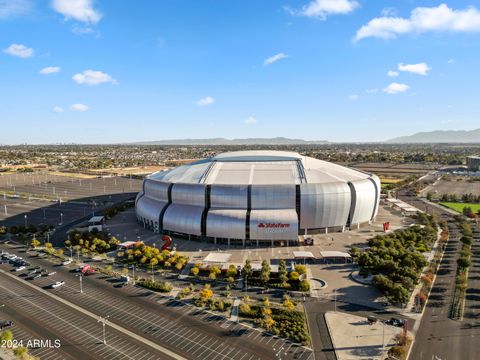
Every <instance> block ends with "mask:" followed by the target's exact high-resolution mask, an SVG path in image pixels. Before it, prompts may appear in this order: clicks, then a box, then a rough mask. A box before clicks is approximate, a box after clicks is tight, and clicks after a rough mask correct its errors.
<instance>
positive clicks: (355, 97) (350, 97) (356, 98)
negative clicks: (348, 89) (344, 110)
mask: <svg viewBox="0 0 480 360" xmlns="http://www.w3.org/2000/svg"><path fill="white" fill-rule="evenodd" d="M359 98H360V96H358V95H357V94H353V95H349V96H348V100H352V101H355V100H358V99H359Z"/></svg>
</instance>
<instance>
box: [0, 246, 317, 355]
mask: <svg viewBox="0 0 480 360" xmlns="http://www.w3.org/2000/svg"><path fill="white" fill-rule="evenodd" d="M1 248H3V249H5V250H7V251H9V252H13V253H15V252H16V253H18V254H19V255H20V256H23V257H25V253H21V252H20V251H19V250H18V249H17V250H15V251H13V250H12V248H11V247H10V248H8V245H2V246H1ZM28 260H29V261H30V262H31V263H32V265H40V266H42V268H44V269H49V270H50V271H56V272H57V273H56V274H55V275H54V276H51V277H43V278H40V279H37V280H34V281H32V283H34V284H35V285H38V286H39V287H43V286H46V285H48V284H50V283H52V282H54V281H56V280H65V281H66V284H65V286H63V287H61V288H59V289H58V290H56V291H55V294H56V295H57V296H60V297H61V298H62V299H65V300H67V301H69V302H71V303H73V304H76V305H78V306H81V307H82V308H84V309H86V310H88V311H90V312H92V313H94V314H96V315H98V316H106V315H108V316H109V317H110V318H109V321H110V322H112V323H115V324H118V325H119V326H122V327H124V328H127V329H129V330H130V331H132V332H134V333H135V334H137V335H138V336H142V337H144V338H146V339H148V340H150V341H153V342H155V343H157V344H160V345H162V346H164V347H165V348H167V349H169V350H171V351H173V352H174V353H176V354H179V355H181V356H183V357H185V358H187V359H218V360H219V359H237V360H253V359H276V358H277V356H278V355H279V354H281V358H282V359H298V360H308V359H310V360H311V359H313V353H312V351H311V350H310V349H308V348H305V347H302V346H296V345H295V344H293V343H291V342H288V341H285V340H284V339H280V338H277V337H274V336H271V335H268V334H266V333H265V332H263V331H259V330H257V329H253V328H250V327H246V326H244V325H242V324H237V323H232V322H230V321H227V320H225V319H224V318H223V317H220V316H215V315H212V314H211V313H209V312H205V311H203V310H199V309H197V308H195V307H193V306H190V305H186V304H184V303H182V302H180V301H176V300H172V299H170V298H168V297H164V296H161V295H159V294H156V293H153V292H151V291H148V290H145V289H143V288H139V287H134V286H128V287H125V288H123V289H118V288H115V287H114V286H115V281H114V279H108V278H107V277H106V276H102V275H93V276H88V277H84V278H83V294H82V293H80V290H79V289H80V288H79V286H80V282H79V278H78V277H77V276H75V275H76V274H75V273H72V272H70V271H69V270H70V269H67V268H66V267H62V266H56V265H54V264H52V263H51V262H50V261H49V260H48V259H37V258H34V257H30V258H28ZM57 261H58V260H57ZM9 267H10V266H9V265H8V266H7V265H2V268H4V269H5V268H7V269H9ZM97 326H98V325H97Z"/></svg>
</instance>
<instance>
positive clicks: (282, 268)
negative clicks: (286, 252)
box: [278, 259, 288, 286]
mask: <svg viewBox="0 0 480 360" xmlns="http://www.w3.org/2000/svg"><path fill="white" fill-rule="evenodd" d="M278 278H279V280H280V282H281V284H282V285H283V286H285V285H286V284H287V281H288V272H287V264H286V262H285V260H284V259H282V260H280V264H279V265H278Z"/></svg>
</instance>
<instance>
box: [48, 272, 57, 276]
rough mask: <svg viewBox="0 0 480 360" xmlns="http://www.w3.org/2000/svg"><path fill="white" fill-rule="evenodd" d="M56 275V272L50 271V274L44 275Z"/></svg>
mask: <svg viewBox="0 0 480 360" xmlns="http://www.w3.org/2000/svg"><path fill="white" fill-rule="evenodd" d="M56 273H57V272H56V271H52V272H49V273H47V274H46V275H47V276H52V275H55V274H56Z"/></svg>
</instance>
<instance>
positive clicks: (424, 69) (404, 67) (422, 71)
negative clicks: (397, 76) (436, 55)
mask: <svg viewBox="0 0 480 360" xmlns="http://www.w3.org/2000/svg"><path fill="white" fill-rule="evenodd" d="M398 70H399V71H405V72H409V73H412V74H417V75H423V76H425V75H427V74H428V72H429V71H430V70H431V69H430V68H429V66H428V65H427V64H426V63H424V62H423V63H419V64H402V63H400V64H398Z"/></svg>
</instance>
